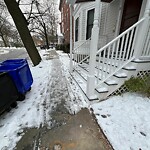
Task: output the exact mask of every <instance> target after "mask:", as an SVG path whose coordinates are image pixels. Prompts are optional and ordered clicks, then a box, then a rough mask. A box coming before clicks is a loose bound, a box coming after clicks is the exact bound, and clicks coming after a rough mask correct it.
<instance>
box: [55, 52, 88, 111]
mask: <svg viewBox="0 0 150 150" xmlns="http://www.w3.org/2000/svg"><path fill="white" fill-rule="evenodd" d="M57 53H58V54H59V59H60V61H61V62H62V70H63V72H64V74H65V76H66V79H67V81H68V82H67V84H68V90H69V94H70V96H71V100H70V101H67V105H68V109H69V110H70V113H72V114H73V113H77V112H78V111H79V110H80V109H81V108H88V107H89V105H90V103H89V101H87V100H85V99H84V97H83V95H82V93H81V91H80V89H79V88H78V87H77V84H76V83H75V81H74V80H73V79H72V78H71V75H70V73H69V65H70V61H69V56H68V54H66V53H63V52H62V51H57Z"/></svg>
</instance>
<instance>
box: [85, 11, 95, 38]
mask: <svg viewBox="0 0 150 150" xmlns="http://www.w3.org/2000/svg"><path fill="white" fill-rule="evenodd" d="M93 22H94V9H91V10H89V11H88V13H87V28H86V40H87V39H89V38H90V37H91V32H92V28H93Z"/></svg>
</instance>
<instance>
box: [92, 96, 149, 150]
mask: <svg viewBox="0 0 150 150" xmlns="http://www.w3.org/2000/svg"><path fill="white" fill-rule="evenodd" d="M91 107H92V109H93V110H94V114H95V116H96V118H97V120H98V124H99V125H100V127H101V128H102V130H103V131H104V133H105V135H106V136H107V138H108V140H109V141H110V143H111V144H112V146H113V148H114V149H115V150H150V117H149V115H150V99H149V98H146V97H142V96H141V95H137V94H131V93H126V94H123V95H122V96H114V97H111V98H109V99H108V100H106V101H103V102H100V103H96V104H93V105H92V106H91Z"/></svg>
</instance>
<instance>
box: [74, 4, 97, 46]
mask: <svg viewBox="0 0 150 150" xmlns="http://www.w3.org/2000/svg"><path fill="white" fill-rule="evenodd" d="M94 4H95V2H88V3H79V4H75V7H74V26H75V20H76V19H77V18H78V17H79V33H78V34H79V35H78V36H79V40H78V41H77V42H75V43H74V48H76V47H78V46H79V45H81V44H82V43H83V42H85V41H86V25H87V12H88V10H91V9H93V8H94ZM74 33H75V32H74ZM74 36H75V34H74ZM74 39H75V38H74Z"/></svg>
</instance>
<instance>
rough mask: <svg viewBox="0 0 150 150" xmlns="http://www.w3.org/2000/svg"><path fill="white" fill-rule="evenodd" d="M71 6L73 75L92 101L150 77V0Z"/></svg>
mask: <svg viewBox="0 0 150 150" xmlns="http://www.w3.org/2000/svg"><path fill="white" fill-rule="evenodd" d="M67 2H68V3H69V4H70V5H72V6H73V7H74V12H71V13H73V17H74V30H73V32H74V38H73V39H74V41H73V42H71V44H72V43H74V46H72V47H74V49H71V53H70V54H71V56H72V57H71V58H73V59H72V60H71V63H70V64H71V72H72V70H73V72H72V75H73V77H74V79H75V80H76V81H77V83H78V85H79V86H80V87H81V89H82V90H83V92H84V93H85V94H86V96H87V97H88V98H89V99H90V100H94V99H97V98H99V99H104V98H106V97H107V96H109V95H111V94H112V93H113V92H115V91H116V90H118V89H119V88H120V87H121V86H122V85H123V84H124V81H125V80H127V79H129V78H130V77H131V76H141V77H142V76H143V74H144V75H145V74H148V73H150V1H149V0H95V1H94V0H67ZM70 32H71V31H70ZM72 66H73V68H72ZM141 72H142V73H141Z"/></svg>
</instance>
